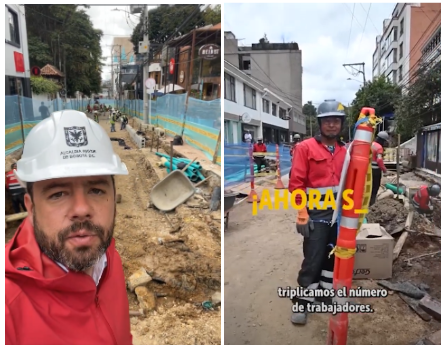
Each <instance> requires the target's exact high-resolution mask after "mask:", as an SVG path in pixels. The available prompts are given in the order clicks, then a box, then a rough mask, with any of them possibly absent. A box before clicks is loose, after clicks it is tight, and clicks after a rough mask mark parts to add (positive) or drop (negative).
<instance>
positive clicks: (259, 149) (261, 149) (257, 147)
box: [253, 137, 270, 173]
mask: <svg viewBox="0 0 447 349" xmlns="http://www.w3.org/2000/svg"><path fill="white" fill-rule="evenodd" d="M253 153H267V147H266V146H265V144H264V142H263V140H262V137H259V138H258V142H257V143H255V144H254V145H253ZM253 160H254V162H255V164H256V166H257V168H258V173H259V172H261V167H262V166H265V170H266V172H267V173H269V172H270V171H269V165H268V163H267V161H266V160H265V155H253Z"/></svg>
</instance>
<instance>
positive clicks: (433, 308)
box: [419, 294, 441, 321]
mask: <svg viewBox="0 0 447 349" xmlns="http://www.w3.org/2000/svg"><path fill="white" fill-rule="evenodd" d="M419 306H420V307H421V308H422V309H423V310H425V311H426V312H427V313H428V314H430V315H431V316H433V317H434V318H435V319H436V320H438V321H441V302H440V301H438V300H437V299H435V298H433V297H431V296H429V295H428V294H427V295H425V296H424V298H422V299H421V300H420V301H419Z"/></svg>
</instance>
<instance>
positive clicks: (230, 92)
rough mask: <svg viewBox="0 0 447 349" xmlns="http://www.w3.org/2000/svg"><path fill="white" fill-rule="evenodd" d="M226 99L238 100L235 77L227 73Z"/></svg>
mask: <svg viewBox="0 0 447 349" xmlns="http://www.w3.org/2000/svg"><path fill="white" fill-rule="evenodd" d="M224 78H225V92H224V93H225V97H224V98H225V99H228V100H229V101H232V102H236V86H235V83H234V77H233V76H231V75H229V74H227V73H225V77H224Z"/></svg>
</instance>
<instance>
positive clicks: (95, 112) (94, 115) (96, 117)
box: [93, 110, 99, 123]
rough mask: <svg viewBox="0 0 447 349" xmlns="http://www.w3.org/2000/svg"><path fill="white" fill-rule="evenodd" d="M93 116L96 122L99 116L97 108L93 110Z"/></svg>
mask: <svg viewBox="0 0 447 349" xmlns="http://www.w3.org/2000/svg"><path fill="white" fill-rule="evenodd" d="M93 117H94V118H95V121H96V122H97V123H99V116H98V111H97V110H95V111H94V112H93Z"/></svg>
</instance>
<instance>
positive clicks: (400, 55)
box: [372, 3, 441, 86]
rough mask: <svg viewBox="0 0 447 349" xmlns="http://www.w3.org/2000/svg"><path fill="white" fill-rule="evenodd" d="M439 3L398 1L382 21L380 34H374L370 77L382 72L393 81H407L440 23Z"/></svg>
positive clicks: (405, 83)
mask: <svg viewBox="0 0 447 349" xmlns="http://www.w3.org/2000/svg"><path fill="white" fill-rule="evenodd" d="M440 25H441V4H440V3H399V4H397V5H396V6H395V8H394V10H393V13H392V16H391V18H390V19H385V20H384V21H383V34H382V35H379V36H377V37H376V49H375V51H374V54H373V57H372V60H373V77H376V76H379V75H385V76H386V77H388V78H389V79H390V81H392V82H393V83H395V84H399V85H403V86H405V85H408V83H409V82H410V77H411V76H412V75H413V74H414V73H415V72H416V71H417V68H418V67H419V63H420V62H421V58H422V56H423V52H422V51H423V48H424V44H425V43H426V40H427V39H428V38H431V33H433V32H434V31H435V30H436V29H437V28H438V27H439V42H440Z"/></svg>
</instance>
